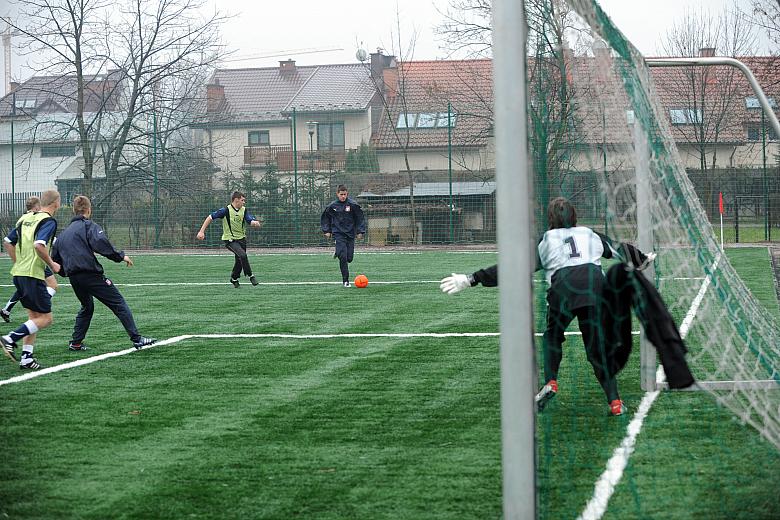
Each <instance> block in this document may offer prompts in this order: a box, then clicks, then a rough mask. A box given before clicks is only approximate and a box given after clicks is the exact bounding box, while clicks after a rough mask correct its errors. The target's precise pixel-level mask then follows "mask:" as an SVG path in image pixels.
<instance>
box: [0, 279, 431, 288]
mask: <svg viewBox="0 0 780 520" xmlns="http://www.w3.org/2000/svg"><path fill="white" fill-rule="evenodd" d="M416 283H441V280H394V281H386V282H376V281H373V280H372V281H371V282H369V285H402V284H416ZM114 285H116V286H117V287H173V286H176V287H184V286H190V287H199V286H207V285H224V286H226V287H229V286H230V283H229V282H150V283H115V284H114ZM243 285H246V286H251V284H250V283H249V282H244V283H243ZM258 285H341V282H333V281H330V282H316V281H311V282H260V283H258ZM59 286H60V287H70V284H69V283H60V284H59ZM0 287H14V285H13V284H0Z"/></svg>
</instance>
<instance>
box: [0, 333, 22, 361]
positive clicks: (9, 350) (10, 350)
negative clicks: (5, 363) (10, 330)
mask: <svg viewBox="0 0 780 520" xmlns="http://www.w3.org/2000/svg"><path fill="white" fill-rule="evenodd" d="M0 345H2V346H3V354H5V355H6V356H8V357H9V358H11V359H12V360H14V361H18V359H16V355H15V354H14V349H16V343H14V342H13V341H10V340H7V339H5V336H0Z"/></svg>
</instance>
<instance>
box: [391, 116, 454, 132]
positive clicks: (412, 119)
mask: <svg viewBox="0 0 780 520" xmlns="http://www.w3.org/2000/svg"><path fill="white" fill-rule="evenodd" d="M448 120H449V123H450V124H449V126H451V127H454V126H455V120H456V116H455V114H453V113H450V114H449V117H448V114H447V112H415V113H411V112H406V113H403V112H402V113H401V114H399V115H398V123H397V124H396V126H395V127H396V128H409V129H411V128H447V121H448Z"/></svg>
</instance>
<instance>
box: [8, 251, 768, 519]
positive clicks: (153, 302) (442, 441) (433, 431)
mask: <svg viewBox="0 0 780 520" xmlns="http://www.w3.org/2000/svg"><path fill="white" fill-rule="evenodd" d="M728 256H729V259H730V260H731V262H732V263H733V265H734V266H735V267H736V269H737V271H738V272H739V273H740V275H741V276H742V277H743V279H744V281H745V283H746V284H747V285H748V287H750V289H751V290H752V291H753V293H754V294H755V296H756V297H757V298H758V299H759V300H760V301H761V302H762V303H763V304H764V305H765V306H766V308H767V309H770V311H771V312H772V313H774V314H775V315H776V316H777V315H778V303H777V298H776V296H775V292H774V281H773V278H772V272H771V265H770V260H769V256H768V254H767V251H766V249H765V248H754V249H733V250H730V251H728ZM134 259H135V262H136V265H135V267H133V268H131V269H128V268H125V267H124V264H122V265H121V266H120V265H116V264H112V263H111V262H109V261H105V262H103V265H104V266H105V267H106V269H107V272H108V273H109V275H110V276H111V277H112V279H113V280H114V281H115V282H116V283H117V285H118V286H119V288H120V290H121V291H122V293H123V294H124V296H125V298H126V299H127V300H128V302H129V304H130V307H131V308H132V309H133V312H134V314H135V318H136V321H137V323H138V326H139V329H140V331H141V333H142V334H144V335H148V336H154V337H156V338H159V339H161V340H164V341H162V342H161V344H160V345H157V346H154V347H152V348H149V349H144V350H142V351H140V352H135V351H131V350H129V349H130V341H129V339H128V338H127V336H126V335H125V333H124V331H123V329H122V327H121V325H120V323H119V321H118V320H117V319H116V318H115V317H114V316H113V315H112V314H111V313H110V311H108V310H107V309H106V308H105V307H102V306H100V305H99V304H98V305H97V307H96V313H95V318H94V320H93V323H92V327H91V329H90V333H89V335H88V337H87V340H86V343H87V344H88V345H89V346H90V350H89V351H87V352H70V351H68V350H67V344H68V340H69V338H70V333H71V327H72V325H73V319H74V317H75V314H76V312H77V310H78V302H77V300H76V298H75V296H74V295H73V293H72V291H71V289H70V288H69V287H67V286H65V284H66V283H67V280H66V279H60V281H61V282H62V283H63V286H62V287H61V288H60V291H59V292H58V294H57V296H56V297H55V300H54V319H55V324H54V325H53V326H52V327H51V328H49V329H47V330H45V331H43V332H42V333H41V334H40V339H39V341H38V342H37V345H36V357H37V358H38V359H39V361H40V362H41V363H42V364H43V365H44V366H46V367H57V366H60V365H65V364H67V363H69V362H73V361H77V360H82V359H88V360H89V359H92V358H94V359H96V361H95V362H92V363H88V364H84V365H80V366H72V365H67V366H65V367H62V368H63V369H62V370H59V371H57V372H54V373H44V374H42V375H40V376H39V377H34V378H32V379H29V380H21V381H19V380H14V379H13V378H15V377H18V376H19V375H20V372H19V370H18V368H17V367H16V365H15V364H12V363H10V362H9V361H8V360H7V359H5V358H3V360H2V363H1V364H0V385H2V386H0V434H2V438H3V439H4V446H3V455H2V461H1V462H0V516H2V517H8V518H47V519H48V518H82V519H93V518H94V519H105V518H143V519H152V518H214V519H225V518H269V519H271V518H273V519H287V518H317V519H344V518H355V519H368V518H370V519H374V518H388V519H390V518H392V519H427V518H447V519H466V518H475V519H483V518H500V517H501V515H502V509H501V508H502V503H501V500H502V498H501V493H502V490H501V425H500V409H499V355H498V354H499V352H498V345H499V340H498V337H497V332H498V314H497V306H498V291H497V290H495V289H489V288H482V287H479V288H476V289H472V290H469V291H466V292H465V293H464V294H460V295H458V296H455V297H452V296H447V295H445V294H442V293H441V292H440V291H439V288H438V280H439V279H441V278H442V277H443V276H446V275H448V274H449V273H452V272H471V271H474V270H476V269H478V268H482V267H485V266H487V265H490V264H492V263H495V261H496V254H495V253H494V252H479V251H469V252H447V251H423V252H411V251H408V252H397V253H396V252H390V253H367V252H363V251H358V252H357V253H356V259H355V262H354V263H353V264H352V267H351V270H352V273H353V277H354V275H356V274H358V273H365V274H367V275H368V277H369V280H370V284H369V286H368V288H366V289H357V288H354V287H353V288H348V289H347V288H343V287H341V286H340V284H339V280H340V276H339V273H338V265H337V263H336V261H335V260H333V258H332V255H331V254H330V253H328V252H325V251H323V252H321V253H314V254H307V255H303V254H301V255H296V254H259V255H252V256H251V257H250V260H251V262H252V266H253V269H254V271H255V274H256V275H257V276H258V278H259V280H260V281H261V285H259V286H257V287H252V286H251V285H249V284H248V282H247V283H242V286H241V287H240V288H239V289H234V288H233V287H232V286H231V285H230V284H229V283H228V274H229V270H230V267H231V266H232V263H233V258H232V255H186V254H173V255H138V256H135V257H134ZM9 266H10V262H9V260H8V259H7V257H4V258H3V259H2V260H0V272H2V273H3V277H2V281H3V282H4V285H3V289H4V296H3V297H7V296H9V295H10V294H11V292H12V288H11V287H10V276H9V275H8V268H9ZM536 287H537V292H540V294H543V290H544V289H543V287H542V286H541V285H540V284H536ZM535 300H536V302H537V303H539V302H541V301H543V300H542V298H535ZM540 311H541V310H540V309H539V310H538V311H537V313H536V314H537V318H536V320H537V323H541V322H542V318H543V311H541V312H540ZM22 320H23V311H22V309H20V308H18V307H17V308H16V309H14V311H13V314H12V324H11V325H16V324H17V323H19V322H21V321H22ZM3 325H5V324H3ZM6 329H7V330H10V325H6V326H5V329H3V333H6V332H7V330H6ZM572 330H576V325H575V327H574V328H572ZM537 332H541V328H539V329H538V330H537ZM469 334H473V335H469ZM568 338H569V339H568V340H567V342H566V344H565V346H564V362H563V366H562V367H561V378H560V380H559V381H560V384H561V392H560V395H559V397H558V398H556V401H554V402H553V403H552V404H551V405H550V406H549V408H547V409H546V410H545V411H544V412H543V413H541V414H539V416H538V417H537V438H538V448H537V465H538V471H537V485H538V488H539V492H538V497H539V498H538V500H539V508H538V510H539V513H540V518H545V519H559V518H575V517H577V515H579V514H580V513H581V512H582V510H583V508H584V506H585V504H586V503H587V502H588V501H589V500H590V498H591V496H592V495H593V490H594V485H595V483H596V482H597V480H598V479H599V476H600V475H601V474H602V473H603V472H604V469H605V466H606V463H607V460H609V458H610V456H611V455H612V453H613V451H614V450H615V449H616V448H617V447H618V446H619V445H620V444H621V441H622V440H623V438H624V437H625V436H626V427H627V425H628V424H629V421H630V420H631V417H632V415H633V412H634V410H635V409H636V407H637V405H638V404H639V402H640V401H641V399H642V397H643V394H644V392H643V391H642V390H641V389H640V387H639V375H638V374H639V369H638V366H639V360H638V357H639V356H638V349H637V350H635V353H634V355H633V357H632V359H631V361H630V363H629V365H628V367H627V368H626V369H625V370H624V371H623V372H622V373H621V375H620V377H619V383H620V388H621V396H622V398H623V399H624V400H625V401H626V402H627V404H628V406H629V414H628V415H627V416H623V417H617V418H615V417H608V416H607V408H606V404H605V402H604V399H603V396H602V394H601V390H600V388H599V386H598V384H597V382H596V380H595V378H594V377H593V374H592V372H591V369H590V366H589V365H588V363H587V361H586V359H585V354H584V351H583V348H582V344H581V342H580V341H579V339H578V338H577V336H568ZM538 339H539V341H538V344H539V345H538V346H540V343H541V341H540V338H538ZM110 353H116V354H121V355H116V356H113V357H108V356H102V355H104V354H110ZM101 356H102V357H101ZM526 397H527V396H526ZM777 482H780V454H779V453H778V451H777V450H776V449H775V448H774V446H772V445H771V444H770V443H768V442H766V441H765V440H764V439H763V438H761V437H760V435H759V434H758V433H757V432H756V431H755V430H754V429H752V428H750V427H748V426H745V425H743V424H741V423H739V422H738V421H737V420H735V419H734V416H733V415H732V414H731V412H729V411H728V410H725V409H722V408H720V407H719V406H718V405H717V404H716V403H715V401H714V400H713V398H712V397H711V396H709V395H707V394H704V393H668V392H667V393H662V394H661V395H660V397H659V398H658V399H657V400H656V401H655V403H654V405H653V407H652V409H651V410H650V412H649V414H648V417H647V419H646V420H645V421H644V424H643V428H642V430H641V432H640V433H639V434H638V437H637V443H636V447H635V451H634V452H633V453H632V454H631V456H630V458H629V461H628V465H627V467H626V470H625V472H624V474H623V476H622V479H621V480H620V482H619V484H618V486H617V488H616V490H615V493H614V495H613V496H612V499H611V501H610V503H609V506H608V508H607V511H606V514H605V515H604V518H614V519H618V518H620V519H625V518H629V519H630V518H637V519H638V518H658V519H662V518H663V519H670V518H672V519H675V518H680V519H687V518H707V519H712V518H716V519H717V518H724V519H725V518H750V519H751V520H756V519H770V518H778V517H780V501H778V492H777V489H778V488H777Z"/></svg>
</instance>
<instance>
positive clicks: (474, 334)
mask: <svg viewBox="0 0 780 520" xmlns="http://www.w3.org/2000/svg"><path fill="white" fill-rule="evenodd" d="M498 335H499V333H498V332H419V333H396V334H393V333H376V334H371V333H364V334H361V333H347V334H186V335H183V336H174V337H172V338H168V339H164V340H161V341H158V342H157V343H155V344H154V345H149V346H147V347H143V348H142V349H140V350H146V349H150V348H155V347H162V346H164V345H171V344H173V343H178V342H180V341H184V340H188V339H193V338H201V339H221V338H271V339H274V338H280V339H331V338H484V337H494V336H498ZM132 352H136V349H135V348H127V349H124V350H119V351H116V352H107V353H105V354H100V355H98V356H91V357H88V358H83V359H79V360H77V361H71V362H70V363H63V364H62V365H56V366H53V367H48V368H42V369H40V370H36V371H35V372H27V373H25V374H23V375H21V376H16V377H11V378H9V379H3V380H0V386H3V385H9V384H11V383H19V382H22V381H27V380H29V379H33V378H36V377H40V376H44V375H47V374H54V373H56V372H61V371H63V370H67V369H69V368H75V367H80V366H82V365H89V364H90V363H96V362H98V361H103V360H104V359H109V358H113V357H117V356H124V355H125V354H130V353H132Z"/></svg>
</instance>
